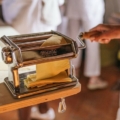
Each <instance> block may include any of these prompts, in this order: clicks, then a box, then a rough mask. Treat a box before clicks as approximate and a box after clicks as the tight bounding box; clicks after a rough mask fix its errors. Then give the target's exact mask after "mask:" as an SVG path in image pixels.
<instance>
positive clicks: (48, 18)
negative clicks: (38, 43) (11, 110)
mask: <svg viewBox="0 0 120 120" xmlns="http://www.w3.org/2000/svg"><path fill="white" fill-rule="evenodd" d="M63 3H64V0H49V1H48V0H3V2H2V10H3V17H4V20H5V22H6V23H7V24H9V25H11V26H12V27H13V28H14V29H15V30H17V31H18V32H19V33H20V34H27V33H36V32H45V31H51V30H56V28H57V26H58V25H59V24H60V23H61V14H60V11H59V6H60V5H62V4H63ZM41 106H42V107H43V108H44V109H47V112H46V113H45V111H46V110H45V111H44V110H41V111H42V113H44V114H42V113H41V114H40V113H39V109H40V108H41V107H39V109H38V107H32V109H31V110H30V108H29V107H28V108H23V109H20V110H19V115H20V118H21V119H22V120H30V117H31V118H33V119H47V120H53V119H54V118H55V113H54V111H53V109H52V108H48V107H47V104H41ZM31 111H32V112H31ZM30 113H31V115H30Z"/></svg>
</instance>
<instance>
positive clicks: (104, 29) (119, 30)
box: [88, 24, 120, 43]
mask: <svg viewBox="0 0 120 120" xmlns="http://www.w3.org/2000/svg"><path fill="white" fill-rule="evenodd" d="M89 32H90V33H91V32H93V33H94V34H91V36H90V37H89V39H90V40H91V41H97V42H100V43H109V42H110V41H111V40H112V39H119V38H120V25H105V24H100V25H98V26H96V27H94V28H92V29H91V30H90V31H89ZM89 32H88V33H89Z"/></svg>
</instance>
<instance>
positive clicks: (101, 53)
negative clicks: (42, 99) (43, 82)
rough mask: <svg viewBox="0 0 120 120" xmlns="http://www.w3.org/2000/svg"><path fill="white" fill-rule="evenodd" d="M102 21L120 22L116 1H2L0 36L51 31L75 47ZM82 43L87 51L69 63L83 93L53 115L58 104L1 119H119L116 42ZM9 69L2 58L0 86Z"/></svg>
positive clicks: (119, 2)
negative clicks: (80, 38)
mask: <svg viewBox="0 0 120 120" xmlns="http://www.w3.org/2000/svg"><path fill="white" fill-rule="evenodd" d="M102 23H105V24H120V0H0V37H1V36H3V35H17V34H26V33H35V32H45V31H50V30H55V31H59V32H61V33H63V34H65V35H67V36H69V37H71V38H72V39H73V40H75V41H77V43H78V45H79V41H78V39H77V36H78V35H79V34H80V33H81V32H86V31H89V29H91V28H92V27H95V26H96V25H98V24H102ZM84 42H85V43H86V46H87V48H86V49H85V50H81V51H80V53H79V56H78V58H77V59H73V60H72V62H73V65H74V66H75V69H76V76H77V78H78V79H79V81H80V83H81V86H82V90H81V92H80V93H79V94H77V95H73V96H70V97H68V98H66V104H67V111H66V112H65V113H62V114H60V113H58V112H57V110H58V103H59V101H60V100H54V101H50V102H48V103H44V104H41V105H38V106H32V107H31V108H25V109H24V108H23V109H21V110H15V111H11V112H7V113H2V114H0V120H8V119H10V120H32V119H36V120H37V119H40V120H42V119H43V120H101V119H102V120H120V118H118V116H119V115H120V113H118V109H119V89H120V88H119V87H120V86H119V84H120V49H119V48H120V40H114V41H111V42H110V43H109V44H104V45H103V44H98V43H95V42H93V43H91V42H90V41H88V40H85V41H84ZM0 50H1V49H0ZM31 69H32V68H30V69H27V70H31ZM7 71H8V68H7V66H6V65H5V64H4V63H3V62H2V59H1V58H0V82H3V79H4V78H5V77H6V76H7ZM38 108H39V110H38ZM25 110H28V111H29V116H28V117H27V118H25V117H24V116H26V113H25ZM21 116H23V117H21ZM43 116H45V117H43Z"/></svg>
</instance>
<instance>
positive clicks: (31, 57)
mask: <svg viewBox="0 0 120 120" xmlns="http://www.w3.org/2000/svg"><path fill="white" fill-rule="evenodd" d="M52 35H59V36H62V37H63V38H64V39H65V40H66V41H67V43H66V44H61V45H54V46H47V47H39V46H40V45H41V44H42V43H43V42H44V41H46V39H48V38H50V37H51V36H52ZM0 45H1V47H2V53H1V54H2V60H3V61H4V63H5V64H7V65H8V77H6V78H5V79H4V82H5V84H6V86H7V88H8V89H9V90H10V92H11V93H12V95H13V96H14V97H15V98H22V97H27V96H30V95H35V94H40V93H46V92H49V91H53V90H58V89H63V88H67V87H70V86H75V85H76V84H77V83H78V79H77V78H76V77H75V74H74V67H73V65H72V63H71V59H72V58H75V57H77V55H78V52H79V49H84V48H85V44H84V43H83V42H82V41H81V40H80V46H79V47H78V45H77V43H76V41H74V40H73V39H71V38H69V37H67V36H65V35H63V34H61V33H59V32H55V31H50V32H42V33H33V34H23V35H15V36H3V37H1V39H0ZM63 59H69V61H70V68H69V69H67V70H66V72H67V75H68V76H69V77H70V78H71V79H72V82H69V83H56V84H50V85H46V86H42V87H39V86H36V87H34V88H27V87H26V86H25V85H24V82H23V81H24V79H25V78H26V77H27V75H28V74H31V73H35V72H36V71H31V72H25V73H22V74H21V73H19V69H20V68H23V67H27V66H32V65H36V64H41V63H46V62H50V61H58V60H63Z"/></svg>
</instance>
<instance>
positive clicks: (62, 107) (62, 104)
mask: <svg viewBox="0 0 120 120" xmlns="http://www.w3.org/2000/svg"><path fill="white" fill-rule="evenodd" d="M65 111H66V103H65V99H64V98H61V102H60V103H59V106H58V112H59V113H63V112H65Z"/></svg>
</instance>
